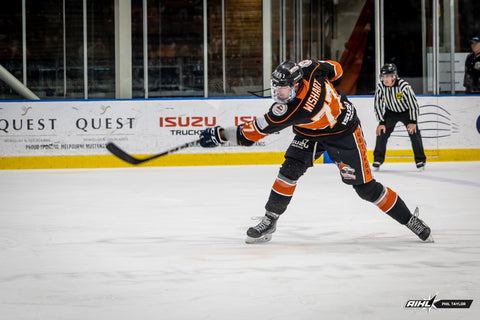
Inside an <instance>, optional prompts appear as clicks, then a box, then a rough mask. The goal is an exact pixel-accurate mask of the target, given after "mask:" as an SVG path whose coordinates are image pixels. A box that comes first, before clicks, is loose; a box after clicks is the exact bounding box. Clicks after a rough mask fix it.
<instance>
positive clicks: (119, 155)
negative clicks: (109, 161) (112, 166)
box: [106, 142, 143, 165]
mask: <svg viewBox="0 0 480 320" xmlns="http://www.w3.org/2000/svg"><path fill="white" fill-rule="evenodd" d="M106 148H107V150H108V151H110V152H111V153H112V154H113V155H114V156H116V157H117V158H120V159H122V160H123V161H125V162H128V163H130V164H135V165H136V164H139V163H142V162H143V160H140V159H137V158H135V157H132V156H131V155H129V154H128V153H126V152H125V151H123V150H122V149H120V148H119V147H118V146H117V145H116V144H114V143H113V142H109V143H107V145H106Z"/></svg>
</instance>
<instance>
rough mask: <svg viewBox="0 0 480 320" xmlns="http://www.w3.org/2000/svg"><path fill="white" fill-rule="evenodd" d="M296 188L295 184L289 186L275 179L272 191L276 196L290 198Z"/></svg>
mask: <svg viewBox="0 0 480 320" xmlns="http://www.w3.org/2000/svg"><path fill="white" fill-rule="evenodd" d="M296 186H297V185H295V184H290V183H287V182H285V181H283V180H280V179H279V178H277V179H276V180H275V183H274V184H273V187H272V189H273V191H275V192H276V193H278V194H281V195H284V196H289V197H291V196H293V192H294V191H295V188H296Z"/></svg>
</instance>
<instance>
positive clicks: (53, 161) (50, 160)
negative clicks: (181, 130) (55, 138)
mask: <svg viewBox="0 0 480 320" xmlns="http://www.w3.org/2000/svg"><path fill="white" fill-rule="evenodd" d="M425 153H426V155H427V161H428V162H435V161H480V149H442V150H425ZM367 154H368V159H369V160H370V161H371V162H372V161H373V151H368V152H367ZM283 155H284V153H283V152H265V153H263V152H257V153H202V154H170V155H167V156H165V157H161V158H158V159H155V160H152V161H149V162H146V163H144V164H141V165H139V166H142V167H172V166H211V165H259V164H281V163H282V162H283V160H284V158H283ZM138 157H139V158H141V157H142V156H138ZM143 157H146V156H145V155H143ZM323 162H324V161H323V156H322V157H321V158H320V159H318V160H317V163H323ZM385 162H414V160H413V153H412V151H411V150H389V151H387V154H386V160H385ZM125 167H133V165H130V164H128V163H126V162H124V161H122V160H120V159H118V158H116V157H114V156H111V155H106V156H52V157H3V158H0V170H14V169H73V168H125Z"/></svg>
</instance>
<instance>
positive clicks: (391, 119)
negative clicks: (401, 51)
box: [373, 63, 427, 170]
mask: <svg viewBox="0 0 480 320" xmlns="http://www.w3.org/2000/svg"><path fill="white" fill-rule="evenodd" d="M380 76H381V81H380V82H379V83H378V85H377V90H376V92H375V115H376V117H377V120H378V122H379V124H378V127H377V132H376V133H377V141H376V144H375V150H374V152H373V167H374V168H375V170H379V168H380V166H381V165H382V163H383V162H384V161H385V152H386V151H387V141H388V138H389V137H390V135H391V134H392V132H393V130H394V129H395V125H396V124H397V122H399V121H400V122H402V123H403V124H404V125H405V127H407V131H408V136H409V137H410V141H411V142H412V148H413V153H414V156H415V164H416V166H417V168H418V169H419V170H424V169H425V162H426V159H427V158H426V157H425V152H424V150H423V144H422V136H421V135H420V129H419V128H418V126H417V119H418V113H419V106H418V103H417V98H416V97H415V93H414V92H413V90H412V87H411V86H410V84H408V82H407V81H405V80H403V79H400V78H399V77H398V74H397V67H396V66H395V65H394V64H393V63H387V64H385V65H384V66H383V67H382V68H381V71H380Z"/></svg>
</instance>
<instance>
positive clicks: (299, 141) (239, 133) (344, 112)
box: [200, 60, 431, 243]
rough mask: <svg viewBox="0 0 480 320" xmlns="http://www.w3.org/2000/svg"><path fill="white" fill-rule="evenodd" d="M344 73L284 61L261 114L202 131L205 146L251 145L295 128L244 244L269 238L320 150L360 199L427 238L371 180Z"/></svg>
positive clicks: (329, 64) (328, 65) (333, 65)
mask: <svg viewBox="0 0 480 320" xmlns="http://www.w3.org/2000/svg"><path fill="white" fill-rule="evenodd" d="M342 74H343V71H342V67H341V66H340V64H339V63H337V62H334V61H317V60H304V61H302V62H300V63H298V64H296V63H294V62H291V61H285V62H283V63H282V64H280V65H279V66H278V67H277V68H276V70H275V71H274V72H273V74H272V80H271V90H272V97H273V100H274V101H275V102H274V103H273V105H272V106H271V107H270V109H269V111H268V112H267V113H266V114H265V115H264V116H263V117H259V118H257V119H255V120H253V121H250V122H248V123H244V124H241V125H239V126H235V127H227V128H223V127H221V126H216V127H211V128H207V129H206V130H204V131H202V133H201V134H200V139H201V142H200V144H201V145H202V146H203V147H216V146H218V145H220V144H223V143H225V142H227V141H230V142H232V143H234V144H238V145H241V146H250V145H252V144H254V143H255V142H256V141H259V140H260V139H262V138H264V137H265V136H267V135H268V134H271V133H275V132H278V131H280V130H282V129H285V128H287V127H292V128H293V132H294V133H295V137H294V139H293V141H292V142H291V144H290V147H289V148H288V149H287V151H286V153H285V161H284V163H283V164H282V166H281V168H280V170H279V173H278V176H277V178H276V180H275V182H274V183H273V187H272V190H271V192H270V196H269V199H268V201H267V203H266V205H265V209H266V213H265V216H264V217H263V219H262V221H261V222H260V223H259V224H258V225H256V226H254V227H251V228H249V229H248V230H247V239H246V242H247V243H260V242H266V241H269V240H270V239H271V237H272V233H273V232H275V230H276V225H277V220H278V218H279V217H280V216H281V215H282V214H283V213H284V212H285V210H286V209H287V206H288V204H289V203H290V200H291V199H292V196H293V193H294V190H295V187H296V185H297V181H298V179H299V178H300V177H301V176H302V175H303V174H304V173H305V172H306V170H307V169H308V168H309V167H312V166H313V163H314V161H315V160H316V159H318V158H319V157H320V156H321V155H322V154H323V153H324V152H328V155H329V156H330V158H331V159H332V160H333V161H334V162H335V163H336V165H337V166H338V169H339V171H340V175H341V177H342V180H343V182H344V183H346V184H350V185H352V186H353V188H354V189H355V191H356V192H357V193H358V195H359V196H360V197H361V198H362V199H365V200H367V201H370V202H372V203H374V204H375V205H377V206H378V207H379V208H380V210H382V211H383V212H385V213H387V214H388V215H389V216H391V217H392V218H393V219H395V220H397V221H398V222H399V223H401V224H404V225H406V226H407V227H408V228H409V229H410V230H412V231H413V232H414V233H415V234H416V235H417V236H418V237H419V238H420V239H422V240H423V241H427V240H428V241H431V238H430V228H429V227H428V226H427V225H426V224H425V223H424V222H423V221H422V220H421V219H419V218H418V210H416V211H415V214H413V215H412V214H411V213H410V211H409V209H408V208H407V206H406V205H405V203H404V202H403V200H402V199H401V198H400V197H399V196H398V195H397V194H396V193H395V192H394V191H393V190H391V189H390V188H387V187H385V186H383V185H382V184H380V183H379V182H377V181H375V179H373V177H372V173H371V170H370V164H369V162H368V158H367V154H366V147H365V142H364V139H363V135H362V131H361V128H360V121H359V119H358V117H357V113H356V110H355V108H354V106H353V105H352V103H351V102H350V101H349V100H348V99H347V97H346V96H345V95H344V94H343V93H341V92H340V91H337V90H336V86H338V85H339V84H340V81H341V79H342Z"/></svg>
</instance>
